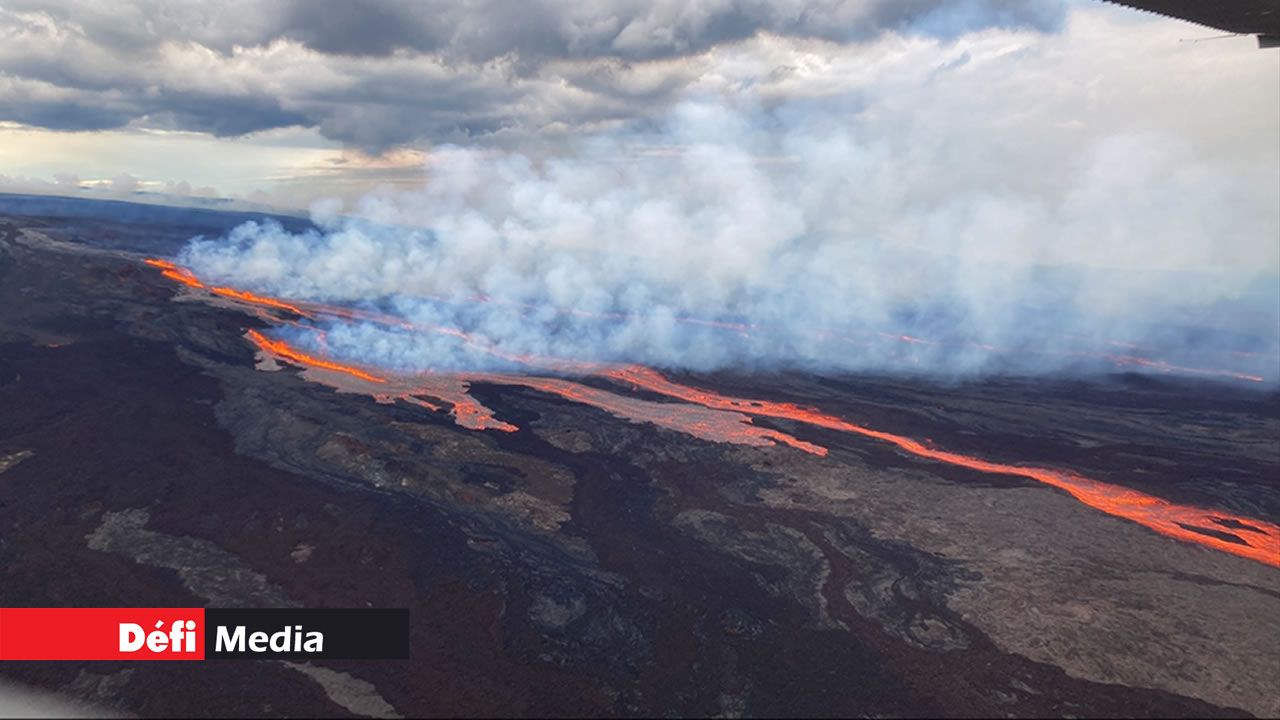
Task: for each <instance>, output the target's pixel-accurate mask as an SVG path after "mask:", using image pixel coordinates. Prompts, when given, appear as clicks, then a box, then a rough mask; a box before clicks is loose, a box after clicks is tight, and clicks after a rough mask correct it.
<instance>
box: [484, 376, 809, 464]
mask: <svg viewBox="0 0 1280 720" xmlns="http://www.w3.org/2000/svg"><path fill="white" fill-rule="evenodd" d="M473 379H475V380H483V381H485V382H490V383H494V384H497V385H520V386H523V387H527V388H532V389H534V390H538V391H540V392H544V393H548V394H550V395H558V396H560V397H562V398H564V399H566V400H571V401H573V402H579V403H582V404H584V405H590V406H591V407H595V408H599V409H601V410H604V411H605V412H607V413H610V414H612V415H615V416H617V417H620V418H623V419H626V420H630V421H631V422H641V423H650V424H653V425H657V426H658V427H664V428H667V429H669V430H676V431H679V432H683V433H685V434H688V435H692V436H694V437H697V438H699V439H702V440H709V441H711V442H727V443H734V444H737V445H753V446H756V447H762V446H769V445H774V444H776V443H779V442H780V443H784V444H786V445H790V446H791V447H793V448H796V449H798V450H803V451H805V452H807V453H812V454H814V455H820V456H821V455H826V454H827V449H826V448H824V447H822V446H820V445H814V444H813V443H808V442H805V441H803V440H800V439H798V438H795V437H792V436H790V435H788V434H786V433H784V432H779V431H777V430H772V429H770V428H762V427H757V426H755V425H752V424H751V418H750V417H748V416H747V415H744V414H742V413H739V412H732V411H725V410H718V409H714V408H706V407H697V406H690V405H677V404H674V403H656V402H651V401H648V400H639V399H636V398H629V397H624V396H621V395H616V394H614V393H611V392H609V391H607V390H601V389H600V388H596V387H592V386H590V385H583V384H581V383H576V382H572V381H570V380H561V379H558V378H546V377H531V376H526V375H480V376H474V378H473Z"/></svg>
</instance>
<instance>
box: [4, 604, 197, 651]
mask: <svg viewBox="0 0 1280 720" xmlns="http://www.w3.org/2000/svg"><path fill="white" fill-rule="evenodd" d="M203 659H204V608H0V660H203Z"/></svg>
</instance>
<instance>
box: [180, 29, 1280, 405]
mask: <svg viewBox="0 0 1280 720" xmlns="http://www.w3.org/2000/svg"><path fill="white" fill-rule="evenodd" d="M1109 18H1110V16H1107V15H1102V14H1097V15H1095V14H1090V13H1075V14H1073V16H1072V19H1071V21H1070V22H1069V23H1068V26H1067V28H1066V29H1065V30H1064V31H1063V32H1062V33H1059V34H1051V35H1043V34H1040V33H1037V32H1032V31H1023V30H1000V29H990V30H983V31H979V32H973V33H968V34H962V35H961V36H960V37H958V38H957V39H955V40H954V41H944V40H938V39H931V38H921V37H906V36H900V35H897V34H889V35H886V36H885V37H883V38H881V39H880V40H878V41H875V42H870V43H867V44H866V45H865V46H864V47H863V49H862V50H861V51H860V52H859V53H858V54H857V55H856V56H854V57H851V58H845V59H844V60H843V61H844V62H847V63H848V68H847V69H846V72H845V77H844V82H843V83H842V87H841V89H840V91H839V92H832V91H830V90H829V88H826V87H819V86H815V87H813V88H812V89H811V91H810V92H808V93H804V94H798V95H797V94H794V93H793V94H792V95H790V96H788V97H786V98H774V97H769V96H768V95H767V93H752V92H750V91H743V92H739V93H736V94H734V95H732V96H726V95H724V94H718V93H711V94H703V95H696V96H691V97H689V98H688V99H686V100H685V101H684V102H682V103H681V104H679V105H677V106H676V107H675V108H674V109H673V110H672V111H670V112H669V113H667V114H666V115H665V116H664V117H663V118H662V119H661V120H658V121H648V120H647V121H645V122H642V123H636V124H634V125H633V126H630V127H627V128H625V129H621V130H609V131H605V132H601V133H596V134H591V135H584V136H581V137H579V138H578V139H577V140H575V141H573V142H571V143H569V144H567V145H565V146H564V147H563V148H560V149H557V150H556V151H555V152H552V153H541V152H539V153H532V152H531V153H528V154H522V153H520V152H517V151H513V150H510V149H500V148H497V147H484V146H472V147H459V146H439V147H437V148H435V149H434V150H433V151H432V152H431V153H430V155H429V160H428V163H427V168H426V177H425V180H424V183H423V187H422V189H421V190H419V191H416V192H410V193H405V192H390V191H388V192H382V193H375V194H373V195H370V196H368V197H366V198H365V199H364V200H363V201H361V202H360V203H359V205H358V206H356V207H344V206H343V205H342V204H341V203H339V202H337V201H334V202H329V203H318V204H317V205H316V206H315V208H314V212H313V216H314V220H315V221H316V223H317V224H318V226H319V227H320V228H321V230H320V231H319V232H311V233H303V234H291V233H288V232H285V231H283V230H282V229H281V228H279V227H277V226H273V225H270V224H248V225H244V226H241V227H240V228H238V229H237V230H236V231H234V232H233V233H231V234H230V235H229V236H228V237H225V238H208V239H198V240H196V241H193V243H192V244H191V245H190V246H189V247H188V248H187V249H186V251H185V252H184V253H183V256H182V257H181V261H182V262H183V263H185V264H187V265H189V266H191V267H192V268H193V269H194V270H195V271H196V272H197V273H198V274H200V275H202V276H204V277H206V278H207V279H208V280H211V281H214V282H219V283H225V284H228V285H234V286H236V287H241V288H246V289H251V290H256V291H259V292H265V293H270V294H273V295H277V296H281V297H286V298H296V299H310V300H320V301H326V302H340V303H344V304H353V305H366V306H372V307H377V308H378V309H380V310H382V311H389V312H392V313H394V314H396V315H398V316H401V317H403V318H406V319H408V320H410V321H412V322H414V323H416V324H422V325H433V326H446V327H451V328H458V329H461V330H464V331H466V332H469V333H473V334H474V335H476V336H479V337H481V338H483V339H484V340H485V341H487V342H490V343H493V344H494V345H496V346H497V347H498V348H499V349H500V350H501V351H502V353H503V354H515V355H527V354H536V355H543V356H552V357H557V358H568V359H575V360H590V361H605V362H643V363H647V364H654V365H659V366H664V367H672V368H689V369H702V370H705V369H714V368H742V369H752V368H779V367H800V368H807V369H817V370H833V371H844V370H872V371H881V370H886V371H897V370H904V369H906V370H912V371H920V372H926V373H931V374H939V375H943V376H950V377H963V376H969V375H973V374H978V373H984V372H1033V373H1040V372H1056V371H1062V370H1090V369H1097V368H1099V367H1108V368H1110V367H1111V366H1110V365H1106V364H1105V362H1102V363H1100V360H1099V358H1098V354H1099V353H1112V354H1122V355H1127V354H1130V353H1136V352H1138V351H1137V350H1134V348H1132V347H1130V346H1137V347H1138V348H1141V352H1142V353H1143V355H1142V356H1143V357H1153V358H1158V359H1160V360H1163V361H1166V362H1168V363H1171V364H1174V365H1182V366H1187V367H1200V368H1225V369H1230V370H1233V371H1238V372H1246V373H1249V374H1255V375H1260V376H1262V377H1264V378H1266V380H1267V381H1269V382H1274V381H1275V380H1276V376H1277V368H1276V366H1277V362H1280V361H1278V360H1277V352H1280V207H1278V204H1277V197H1280V137H1277V135H1278V134H1277V133H1276V127H1277V125H1278V124H1280V97H1277V93H1278V92H1280V91H1278V90H1277V89H1276V88H1277V83H1275V82H1274V81H1275V79H1276V74H1277V73H1276V71H1277V62H1276V59H1275V57H1274V56H1267V55H1254V56H1250V57H1245V56H1240V57H1239V58H1236V57H1234V56H1233V57H1231V58H1229V59H1228V60H1225V61H1222V60H1220V61H1219V62H1218V63H1217V64H1216V65H1215V64H1213V63H1209V64H1206V63H1205V62H1203V58H1202V57H1197V56H1196V55H1195V54H1194V53H1191V52H1189V51H1188V50H1187V48H1189V47H1193V46H1183V47H1182V48H1181V50H1180V51H1179V52H1174V51H1173V50H1170V47H1171V46H1172V47H1175V48H1176V43H1175V42H1174V41H1175V40H1176V38H1174V37H1171V36H1169V35H1168V34H1167V33H1166V34H1163V35H1159V36H1157V37H1154V38H1149V37H1146V36H1140V37H1136V38H1130V39H1128V40H1126V42H1131V43H1132V44H1133V45H1136V46H1138V49H1137V51H1141V49H1142V46H1144V45H1148V44H1149V45H1150V46H1151V48H1152V52H1156V53H1163V54H1164V55H1165V56H1166V57H1165V63H1164V64H1163V65H1160V66H1154V67H1153V66H1145V68H1146V69H1145V70H1143V69H1135V68H1133V67H1128V66H1126V65H1125V64H1124V63H1123V62H1117V50H1116V49H1115V48H1114V47H1113V46H1112V45H1111V43H1112V42H1114V40H1115V39H1116V38H1117V37H1119V36H1120V33H1121V32H1122V31H1123V30H1124V28H1123V27H1122V26H1117V25H1116V24H1115V21H1114V20H1111V19H1109ZM1125 51H1126V52H1135V48H1134V47H1128V48H1126V50H1125ZM1121 59H1122V57H1121ZM803 70H804V69H803V68H800V69H796V68H792V70H791V71H792V72H801V73H803ZM828 70H829V68H828ZM1175 76H1176V77H1177V78H1178V79H1179V82H1169V81H1168V80H1167V78H1168V77H1175ZM815 78H817V79H815V81H814V82H815V84H820V83H819V81H820V80H821V77H820V74H818V75H815ZM738 324H743V325H746V326H747V327H746V329H745V330H744V329H742V328H738V327H737V325H738ZM902 336H907V338H906V339H903V337H902ZM297 339H298V341H299V342H303V343H310V344H314V342H315V337H314V336H312V335H304V336H301V337H299V338H297ZM920 341H924V342H920ZM326 349H327V351H328V352H330V353H332V354H333V355H335V356H340V357H343V358H346V359H351V360H358V361H362V362H367V363H373V364H377V365H381V366H389V367H395V368H407V369H448V370H479V369H486V370H488V369H498V368H504V367H507V366H508V365H509V362H508V361H505V360H502V359H501V358H499V357H495V356H494V355H492V354H486V353H477V352H476V351H475V349H474V347H471V346H468V345H466V344H463V343H459V342H458V341H457V339H456V338H453V337H450V336H448V335H439V334H423V333H413V332H408V331H401V330H392V329H388V328H387V327H385V326H380V325H374V324H366V323H349V324H343V325H340V326H337V327H333V328H329V331H328V333H327V337H326Z"/></svg>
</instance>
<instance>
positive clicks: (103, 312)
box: [0, 200, 1280, 717]
mask: <svg viewBox="0 0 1280 720" xmlns="http://www.w3.org/2000/svg"><path fill="white" fill-rule="evenodd" d="M27 202H28V204H26V205H24V204H23V202H20V201H19V200H10V201H7V204H6V207H7V208H8V211H9V213H10V214H8V215H5V216H0V528H3V531H2V532H0V605H6V606H22V605H28V606H60V605H69V606H76V605H107V606H115V605H138V606H146V605H154V606H191V605H206V604H207V605H213V606H222V607H227V606H287V605H298V606H328V607H363V606H370V605H372V606H389V607H409V608H411V612H412V618H413V639H412V647H413V659H412V660H411V661H381V662H339V661H334V662H326V663H324V664H306V665H304V664H290V663H268V662H245V661H238V662H237V661H221V662H207V663H200V664H188V663H151V664H144V663H139V664H128V663H85V664H76V663H21V664H19V663H9V664H6V665H4V666H0V673H2V674H3V675H4V677H5V678H6V679H8V680H10V681H14V682H18V683H22V684H25V685H28V686H34V687H38V688H42V689H47V690H55V691H57V692H59V693H61V694H62V695H64V696H67V697H69V698H73V699H76V700H79V701H83V702H88V703H90V704H92V705H95V706H97V707H99V708H104V709H107V710H111V711H115V712H124V713H130V714H140V715H149V716H152V715H154V716H164V715H171V714H179V715H226V714H230V715H263V716H308V715H323V716H341V717H345V716H353V715H354V716H368V717H394V716H397V715H407V716H412V715H439V714H443V715H458V714H494V713H500V714H519V715H542V714H548V713H554V714H575V715H582V714H592V715H596V714H602V715H658V714H661V715H729V716H739V715H746V716H751V715H841V716H849V715H916V714H922V713H924V714H935V715H969V716H971V715H1006V714H1015V715H1073V716H1109V715H1131V716H1184V715H1188V714H1191V715H1203V716H1208V715H1234V716H1239V715H1245V714H1254V715H1261V716H1274V715H1277V714H1280V687H1278V683H1280V680H1278V678H1280V570H1278V569H1276V568H1273V567H1269V566H1266V565H1263V564H1261V563H1257V562H1253V561H1250V560H1245V559H1242V558H1239V557H1235V556H1233V555H1228V554H1225V553H1221V552H1217V551H1213V550H1210V549H1207V548H1204V547H1201V546H1198V545H1193V544H1188V543H1184V542H1179V541H1176V540H1172V539H1169V538H1166V537H1164V536H1161V535H1158V534H1156V533H1154V532H1152V531H1150V530H1147V529H1145V528H1143V527H1140V526H1138V525H1135V524H1133V523H1130V522H1127V521H1124V520H1121V519H1117V518H1114V517H1111V516H1108V515H1105V514H1103V513H1100V512H1098V511H1095V510H1092V509H1090V508H1088V507H1085V506H1084V505H1082V504H1080V503H1079V502H1077V501H1075V500H1073V499H1072V498H1071V497H1069V496H1068V495H1066V494H1064V493H1062V492H1059V491H1056V490H1053V489H1050V488H1048V487H1045V486H1042V485H1038V484H1035V483H1033V482H1031V481H1028V480H1022V479H1019V478H1015V477H996V476H990V475H983V474H979V473H976V472H972V471H967V470H962V469H958V468H951V467H947V466H943V465H940V464H937V463H932V462H926V461H922V460H919V459H915V458H911V457H909V456H905V455H903V454H901V453H899V452H896V451H895V450H894V449H893V448H892V447H891V446H888V445H885V444H881V443H877V442H875V441H871V440H868V439H865V438H859V437H856V436H849V435H841V434H837V433H832V432H826V431H820V430H815V429H813V428H808V427H804V426H799V425H797V426H792V425H790V424H789V423H784V422H778V423H776V426H777V427H778V428H779V429H782V430H785V431H787V432H790V433H792V434H795V435H796V436H798V437H800V438H802V439H806V440H809V441H812V442H819V443H821V444H822V445H825V446H827V447H829V448H831V453H830V454H829V455H828V456H827V457H816V456H812V455H808V454H806V453H803V452H800V451H797V450H795V449H792V448H787V447H773V448H754V447H742V446H735V445H728V444H715V443H709V442H705V441H701V440H698V439H695V438H693V437H690V436H687V435H683V434H679V433H675V432H671V431H666V430H661V429H659V428H656V427H654V426H652V425H646V424H636V423H631V422H628V421H626V420H623V419H619V418H616V417H613V416H611V415H609V414H608V413H605V412H603V411H601V410H597V409H593V408H590V407H587V406H584V405H580V404H575V403H569V402H566V401H564V400H562V399H559V398H556V397H552V396H547V395H543V394H540V393H538V392H536V391H533V390H530V389H527V388H514V387H497V386H480V387H477V388H476V389H475V394H476V396H477V397H479V398H480V399H482V400H483V401H484V403H485V404H486V405H487V406H489V407H491V408H493V409H494V410H495V411H496V413H497V415H498V417H499V418H503V419H507V420H509V421H511V422H514V423H515V424H517V425H519V426H520V428H521V430H520V431H518V432H515V433H500V432H492V431H490V432H475V431H471V430H466V429H463V428H460V427H457V426H455V425H454V424H453V423H452V422H451V421H450V420H449V419H448V418H447V417H446V416H444V415H443V414H440V413H431V412H429V411H427V410H425V409H423V408H418V407H413V406H409V405H406V404H403V403H401V404H396V405H384V404H378V403H376V402H375V401H374V400H373V399H371V398H369V397H365V396H360V395H355V394H347V393H339V392H335V391H334V390H332V389H330V388H328V387H325V386H322V385H319V384H315V383H310V382H306V381H304V380H303V379H302V378H301V377H299V376H298V374H297V373H296V372H295V371H294V370H292V369H286V370H284V371H281V372H262V371H260V370H258V369H255V362H254V350H253V348H252V347H251V346H249V345H248V344H247V343H246V342H245V341H244V339H243V331H244V329H245V328H246V327H257V326H259V325H261V323H260V321H258V320H257V319H256V318H254V317H252V316H249V315H246V314H244V313H242V312H240V311H237V310H234V309H229V308H221V307H215V306H211V305H208V304H203V303H195V302H181V301H174V299H173V298H174V295H175V289H174V287H173V286H172V284H171V283H169V282H167V281H165V280H163V279H162V278H160V277H159V275H158V273H156V272H155V271H154V270H153V269H150V268H146V267H145V266H142V265H141V263H140V259H141V258H142V257H145V256H146V255H165V254H168V253H171V252H173V251H174V250H175V249H176V248H177V247H178V246H179V245H180V244H181V243H182V242H183V241H184V240H185V239H186V238H187V237H189V236H191V235H193V234H197V233H208V232H219V231H221V230H223V229H225V228H226V227H229V226H230V225H232V224H234V223H235V222H237V221H238V220H239V219H240V218H238V217H235V216H230V215H222V214H219V213H212V212H207V211H175V210H171V209H169V210H163V211H161V210H155V211H152V212H153V213H154V214H148V211H144V210H138V209H131V208H130V207H129V206H119V205H107V204H88V203H83V204H82V203H71V202H60V203H53V204H49V205H44V206H40V207H36V206H34V205H32V204H30V203H31V201H27ZM24 212H32V213H38V214H39V216H38V217H36V216H25V215H23V214H22V213H24ZM685 379H687V380H689V381H690V382H691V383H694V384H699V385H703V386H708V387H714V388H716V389H718V390H719V391H721V392H725V393H729V394H737V395H742V396H748V397H765V398H770V399H790V400H794V401H798V402H802V403H806V404H812V405H816V406H819V407H822V408H823V409H825V410H827V411H830V412H832V413H835V414H838V415H841V416H842V417H846V418H848V419H850V420H852V421H855V422H862V423H865V424H867V425H870V426H872V427H876V428H879V429H883V430H886V431H891V432H897V433H902V434H906V435H911V436H913V437H920V438H926V437H927V438H930V439H932V440H933V441H934V442H936V443H937V444H939V445H942V446H945V447H949V448H951V449H955V450H958V451H963V452H968V453H972V454H977V455H982V456H984V457H989V458H991V459H994V460H1000V461H1003V462H1011V463H1019V462H1021V463H1034V464H1040V465H1049V466H1053V467H1060V468H1064V469H1070V470H1075V471H1077V472H1079V473H1081V474H1084V475H1087V476H1089V477H1093V478H1096V479H1099V480H1103V481H1106V482H1110V483H1115V484H1119V485H1126V486H1129V487H1134V488H1137V489H1140V490H1142V491H1144V492H1147V493H1150V494H1153V495H1156V496H1159V497H1165V498H1168V499H1170V500H1175V501H1178V502H1184V503H1192V504H1197V505H1202V506H1206V507H1216V508H1222V509H1224V510H1227V511H1231V512H1236V513H1239V514H1241V515H1246V516H1250V517H1254V518H1258V519H1260V520H1267V521H1270V522H1276V521H1277V519H1280V484H1278V483H1280V472H1278V470H1280V443H1277V442H1276V441H1277V438H1280V402H1277V397H1276V396H1275V395H1274V394H1269V395H1268V394H1262V393H1256V392H1244V391H1241V390H1237V389H1235V388H1233V387H1232V386H1230V385H1225V384H1201V383H1192V382H1184V381H1174V380H1169V379H1165V378H1161V379H1154V378H1150V377H1140V376H1114V377H1109V378H1098V379H1096V380H1093V381H1089V382H1085V381H1082V380H1074V381H1067V380H1061V381H1048V380H1045V381H1039V382H1030V381H1024V380H1011V379H1007V380H991V381H986V382H982V383H975V384H968V385H959V386H956V385H951V386H933V385H929V384H927V383H924V382H922V381H920V380H918V379H914V380H910V381H905V380H895V379H893V378H883V377H842V378H822V377H811V376H799V375H785V376H781V375H779V376H770V377H742V376H729V375H723V376H714V377H696V378H685Z"/></svg>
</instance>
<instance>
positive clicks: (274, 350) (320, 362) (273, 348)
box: [246, 330, 387, 384]
mask: <svg viewBox="0 0 1280 720" xmlns="http://www.w3.org/2000/svg"><path fill="white" fill-rule="evenodd" d="M246 336H247V337H248V338H249V340H251V341H252V342H253V344H254V345H257V346H258V348H259V349H261V350H263V351H265V352H268V353H271V354H272V355H275V356H277V357H281V358H284V359H285V360H288V361H290V362H292V363H294V364H297V365H301V366H303V367H308V368H318V369H320V370H332V371H333V372H337V373H342V374H344V375H350V376H351V377H353V378H358V379H360V380H364V381H365V382H371V383H379V384H382V383H385V382H387V380H386V378H382V377H378V376H377V375H373V374H371V373H367V372H365V371H364V370H361V369H360V368H358V367H355V366H353V365H343V364H341V363H336V362H331V361H329V360H324V359H322V358H318V357H315V356H313V355H308V354H306V353H304V352H302V351H300V350H296V349H294V348H293V347H292V346H290V345H289V343H286V342H285V341H283V340H272V339H271V338H269V337H267V336H265V335H263V334H262V333H260V332H258V331H257V330H249V331H248V332H247V333H246Z"/></svg>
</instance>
